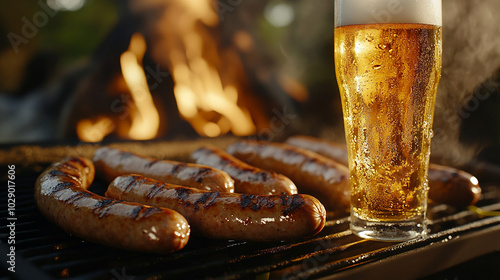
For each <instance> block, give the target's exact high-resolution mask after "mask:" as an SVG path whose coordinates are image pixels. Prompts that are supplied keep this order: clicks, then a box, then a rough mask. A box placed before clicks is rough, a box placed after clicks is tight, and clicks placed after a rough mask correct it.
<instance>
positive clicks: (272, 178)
mask: <svg viewBox="0 0 500 280" xmlns="http://www.w3.org/2000/svg"><path fill="white" fill-rule="evenodd" d="M191 156H192V158H193V159H194V160H195V161H196V163H199V164H204V165H208V166H212V167H214V168H217V169H220V170H222V171H225V172H226V173H227V174H229V176H231V177H232V178H233V179H234V192H236V193H245V194H256V195H273V194H296V193H297V187H296V186H295V184H294V183H293V182H292V181H291V180H290V179H288V178H287V177H285V176H283V175H281V174H277V173H275V172H272V171H268V170H263V169H260V168H257V167H253V166H251V165H248V164H246V163H244V162H242V161H241V160H239V159H237V158H235V157H233V156H231V155H230V154H228V153H226V152H225V151H223V150H221V149H219V148H216V147H212V146H205V147H201V148H199V149H197V150H196V151H194V152H193V154H192V155H191Z"/></svg>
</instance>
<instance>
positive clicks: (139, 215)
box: [130, 205, 162, 220]
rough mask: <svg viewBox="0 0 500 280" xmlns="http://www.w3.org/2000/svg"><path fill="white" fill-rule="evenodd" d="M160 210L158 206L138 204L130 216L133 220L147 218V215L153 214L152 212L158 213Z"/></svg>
mask: <svg viewBox="0 0 500 280" xmlns="http://www.w3.org/2000/svg"><path fill="white" fill-rule="evenodd" d="M161 211H162V210H161V208H159V207H145V206H141V205H138V206H137V207H135V208H134V209H133V210H132V213H131V215H130V216H131V217H132V218H133V219H134V220H140V219H143V218H147V217H149V216H151V215H153V214H154V213H158V212H161Z"/></svg>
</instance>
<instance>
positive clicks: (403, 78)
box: [335, 0, 442, 241]
mask: <svg viewBox="0 0 500 280" xmlns="http://www.w3.org/2000/svg"><path fill="white" fill-rule="evenodd" d="M441 41H442V20H441V0H335V71H336V76H337V81H338V84H339V89H340V93H341V99H342V109H343V114H344V127H345V137H346V142H347V147H348V155H349V170H350V178H349V179H350V190H351V225H350V227H351V230H352V231H353V232H354V233H355V234H357V235H358V236H360V237H363V238H368V239H375V240H384V241H402V240H408V239H411V238H415V237H418V236H421V235H424V234H425V232H426V227H425V212H426V208H427V191H428V184H427V170H428V165H429V156H430V144H431V138H432V121H433V116H434V104H435V98H436V91H437V87H438V83H439V79H440V76H441V56H442V46H441Z"/></svg>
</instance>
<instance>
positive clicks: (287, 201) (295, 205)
mask: <svg viewBox="0 0 500 280" xmlns="http://www.w3.org/2000/svg"><path fill="white" fill-rule="evenodd" d="M281 199H282V203H281V204H282V205H283V206H285V205H286V206H287V207H286V208H284V209H283V216H288V215H289V214H290V213H292V212H293V211H294V210H295V209H299V208H301V207H302V206H303V205H304V204H305V201H304V199H303V198H302V197H301V196H300V195H296V194H294V195H289V196H284V195H283V196H281Z"/></svg>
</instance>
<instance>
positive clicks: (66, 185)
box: [50, 182, 75, 194]
mask: <svg viewBox="0 0 500 280" xmlns="http://www.w3.org/2000/svg"><path fill="white" fill-rule="evenodd" d="M74 185H75V184H74V183H72V182H62V183H59V184H57V185H56V186H55V187H54V188H53V189H52V190H51V192H50V194H55V193H56V192H58V191H60V190H64V189H67V188H69V187H72V186H74Z"/></svg>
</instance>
